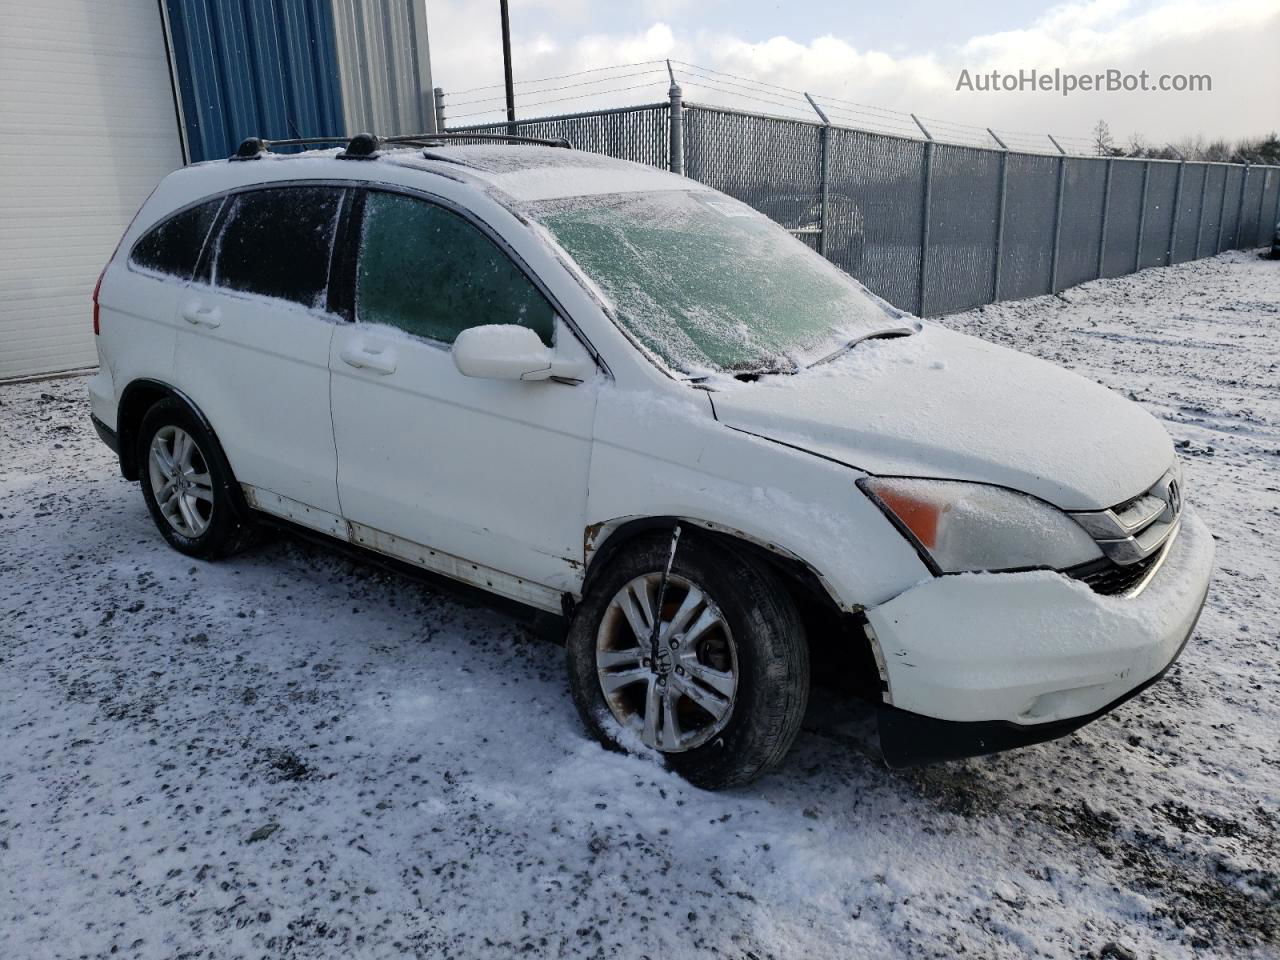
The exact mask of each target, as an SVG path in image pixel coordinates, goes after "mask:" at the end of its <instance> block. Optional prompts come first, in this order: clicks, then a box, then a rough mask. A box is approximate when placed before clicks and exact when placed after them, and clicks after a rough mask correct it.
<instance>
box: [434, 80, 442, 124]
mask: <svg viewBox="0 0 1280 960" xmlns="http://www.w3.org/2000/svg"><path fill="white" fill-rule="evenodd" d="M434 93H435V101H436V129H435V132H436V133H444V87H436V88H435V91H434Z"/></svg>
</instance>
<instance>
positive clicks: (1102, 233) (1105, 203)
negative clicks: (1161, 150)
mask: <svg viewBox="0 0 1280 960" xmlns="http://www.w3.org/2000/svg"><path fill="white" fill-rule="evenodd" d="M1115 162H1116V161H1115V159H1114V158H1113V157H1107V179H1106V180H1104V181H1103V184H1102V226H1100V227H1099V228H1098V269H1097V271H1096V272H1097V274H1098V279H1099V280H1101V279H1102V271H1103V269H1104V267H1105V264H1106V262H1107V214H1108V212H1109V211H1110V210H1111V170H1112V168H1113V167H1114V166H1115Z"/></svg>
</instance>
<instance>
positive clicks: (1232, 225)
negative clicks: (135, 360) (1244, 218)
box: [1219, 166, 1244, 250]
mask: <svg viewBox="0 0 1280 960" xmlns="http://www.w3.org/2000/svg"><path fill="white" fill-rule="evenodd" d="M1243 178H1244V168H1243V167H1234V166H1233V167H1227V182H1226V192H1225V193H1224V194H1223V195H1222V246H1221V247H1220V248H1219V249H1221V250H1231V249H1233V248H1234V247H1235V246H1236V244H1237V242H1238V241H1239V230H1238V228H1239V225H1240V185H1241V183H1242V182H1243Z"/></svg>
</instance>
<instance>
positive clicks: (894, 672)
mask: <svg viewBox="0 0 1280 960" xmlns="http://www.w3.org/2000/svg"><path fill="white" fill-rule="evenodd" d="M1168 550H1169V553H1168V556H1167V557H1166V558H1165V561H1164V563H1163V565H1162V567H1161V569H1160V570H1159V572H1158V573H1157V574H1156V575H1155V576H1154V577H1153V578H1152V580H1151V582H1150V583H1149V584H1148V585H1147V587H1146V589H1145V590H1143V592H1142V593H1141V594H1139V595H1138V596H1136V597H1128V598H1126V597H1119V596H1115V597H1111V596H1103V595H1100V594H1097V593H1094V592H1093V591H1092V590H1091V589H1089V587H1088V586H1086V585H1085V584H1083V583H1080V582H1079V581H1077V580H1072V579H1070V578H1068V577H1065V576H1062V575H1061V574H1057V573H1052V572H1047V571H1040V572H1032V573H1016V574H962V575H959V576H945V577H938V578H936V579H933V580H930V581H927V582H925V583H922V584H920V585H919V586H916V587H913V588H912V589H910V590H908V591H906V592H905V593H902V594H900V595H898V596H897V597H895V598H894V599H892V600H890V601H888V602H887V603H884V604H881V605H880V606H878V607H875V608H873V609H871V610H868V611H867V613H866V616H867V621H868V629H869V631H870V632H871V634H872V636H873V639H874V640H875V642H876V644H877V646H878V652H879V659H880V661H881V669H882V671H883V674H884V676H883V678H882V679H884V680H885V681H886V685H887V693H886V695H885V699H886V701H888V705H889V706H888V707H887V708H886V709H884V710H883V711H882V715H881V744H882V749H883V750H884V752H885V756H886V760H888V762H889V763H890V764H891V765H895V766H900V765H907V764H910V763H913V762H916V763H918V762H928V761H930V760H938V759H947V758H951V757H960V756H972V755H976V754H981V753H991V752H994V751H997V750H1004V749H1008V748H1009V747H1015V746H1022V745H1024V744H1029V743H1037V742H1041V741H1043V740H1049V739H1053V738H1054V737H1059V736H1062V735H1064V734H1066V733H1070V732H1071V731H1072V730H1075V729H1077V728H1078V727H1080V726H1083V725H1084V724H1086V723H1088V722H1090V721H1091V720H1093V719H1096V718H1097V717H1098V716H1101V715H1102V714H1103V713H1106V712H1107V711H1108V710H1111V709H1113V708H1114V707H1116V706H1118V705H1119V704H1121V703H1123V702H1124V701H1125V700H1127V699H1129V698H1130V697H1132V696H1134V695H1136V694H1137V693H1139V692H1140V691H1141V690H1142V689H1143V688H1145V687H1146V686H1147V685H1149V684H1150V683H1152V682H1154V681H1155V680H1156V679H1158V678H1159V676H1160V675H1161V674H1162V673H1163V672H1164V671H1165V670H1167V669H1168V668H1169V666H1170V664H1172V662H1173V660H1174V659H1175V658H1176V657H1177V656H1178V654H1179V653H1180V652H1181V650H1182V648H1183V646H1184V645H1185V644H1186V642H1187V639H1188V638H1189V637H1190V635H1191V632H1192V630H1193V629H1194V628H1195V624H1196V621H1197V619H1198V618H1199V615H1200V610H1201V608H1202V607H1203V605H1204V599H1205V594H1206V592H1207V589H1208V583H1209V576H1210V572H1211V570H1212V567H1213V537H1212V535H1211V534H1210V533H1209V531H1208V529H1207V528H1206V527H1205V525H1204V523H1203V522H1201V520H1200V519H1199V517H1197V516H1196V515H1195V513H1194V511H1192V510H1191V509H1189V508H1188V509H1186V510H1185V511H1184V512H1183V520H1182V529H1181V531H1180V532H1179V533H1178V536H1177V538H1176V539H1175V540H1174V541H1173V542H1172V543H1171V544H1170V546H1169V548H1168Z"/></svg>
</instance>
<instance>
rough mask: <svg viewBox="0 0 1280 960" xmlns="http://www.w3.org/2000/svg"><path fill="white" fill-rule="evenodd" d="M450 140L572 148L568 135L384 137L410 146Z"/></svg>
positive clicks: (426, 145)
mask: <svg viewBox="0 0 1280 960" xmlns="http://www.w3.org/2000/svg"><path fill="white" fill-rule="evenodd" d="M450 140H486V141H493V142H495V143H534V144H537V145H538V146H541V147H563V148H564V149H566V150H572V149H573V144H572V143H570V142H569V139H568V138H567V137H525V136H520V135H518V134H514V133H409V134H404V135H402V136H396V137H384V138H383V140H382V142H383V143H403V144H408V145H409V146H415V147H417V146H424V147H438V146H443V145H444V144H446V143H448V142H449V141H450Z"/></svg>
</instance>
